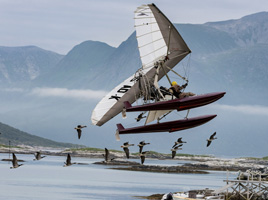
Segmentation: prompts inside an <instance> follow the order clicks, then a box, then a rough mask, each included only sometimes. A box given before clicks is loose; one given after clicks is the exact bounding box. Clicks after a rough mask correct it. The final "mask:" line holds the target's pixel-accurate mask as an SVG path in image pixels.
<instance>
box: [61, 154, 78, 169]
mask: <svg viewBox="0 0 268 200" xmlns="http://www.w3.org/2000/svg"><path fill="white" fill-rule="evenodd" d="M64 164H65V165H63V167H68V166H71V165H73V164H76V163H72V162H71V155H70V154H69V153H68V155H67V159H66V162H65V163H64Z"/></svg>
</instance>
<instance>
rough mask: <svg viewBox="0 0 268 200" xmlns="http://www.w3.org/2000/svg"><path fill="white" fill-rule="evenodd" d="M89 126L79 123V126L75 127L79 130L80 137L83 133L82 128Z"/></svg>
mask: <svg viewBox="0 0 268 200" xmlns="http://www.w3.org/2000/svg"><path fill="white" fill-rule="evenodd" d="M86 127H87V126H82V125H77V127H75V128H74V129H76V130H77V133H78V139H80V138H81V135H82V128H86Z"/></svg>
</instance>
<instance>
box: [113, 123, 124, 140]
mask: <svg viewBox="0 0 268 200" xmlns="http://www.w3.org/2000/svg"><path fill="white" fill-rule="evenodd" d="M116 126H117V130H116V133H115V138H116V140H117V141H120V136H119V134H120V131H123V130H125V128H124V126H123V125H122V124H116Z"/></svg>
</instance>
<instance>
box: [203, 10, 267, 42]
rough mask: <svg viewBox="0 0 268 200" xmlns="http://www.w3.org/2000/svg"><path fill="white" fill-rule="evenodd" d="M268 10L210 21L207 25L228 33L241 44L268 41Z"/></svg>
mask: <svg viewBox="0 0 268 200" xmlns="http://www.w3.org/2000/svg"><path fill="white" fill-rule="evenodd" d="M267 19H268V12H260V13H256V14H252V15H248V16H245V17H242V18H241V19H238V20H228V21H223V22H209V23H206V24H205V25H207V26H209V27H213V28H216V29H217V30H220V31H224V32H226V33H228V34H229V35H230V36H231V37H232V38H234V39H235V41H236V43H237V44H238V45H240V46H251V45H255V44H267V43H268V21H267Z"/></svg>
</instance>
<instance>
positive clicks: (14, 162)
mask: <svg viewBox="0 0 268 200" xmlns="http://www.w3.org/2000/svg"><path fill="white" fill-rule="evenodd" d="M12 156H13V159H12V165H13V167H10V169H15V168H18V167H20V166H22V165H23V164H20V165H19V164H18V160H17V157H16V155H15V154H14V153H12Z"/></svg>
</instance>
